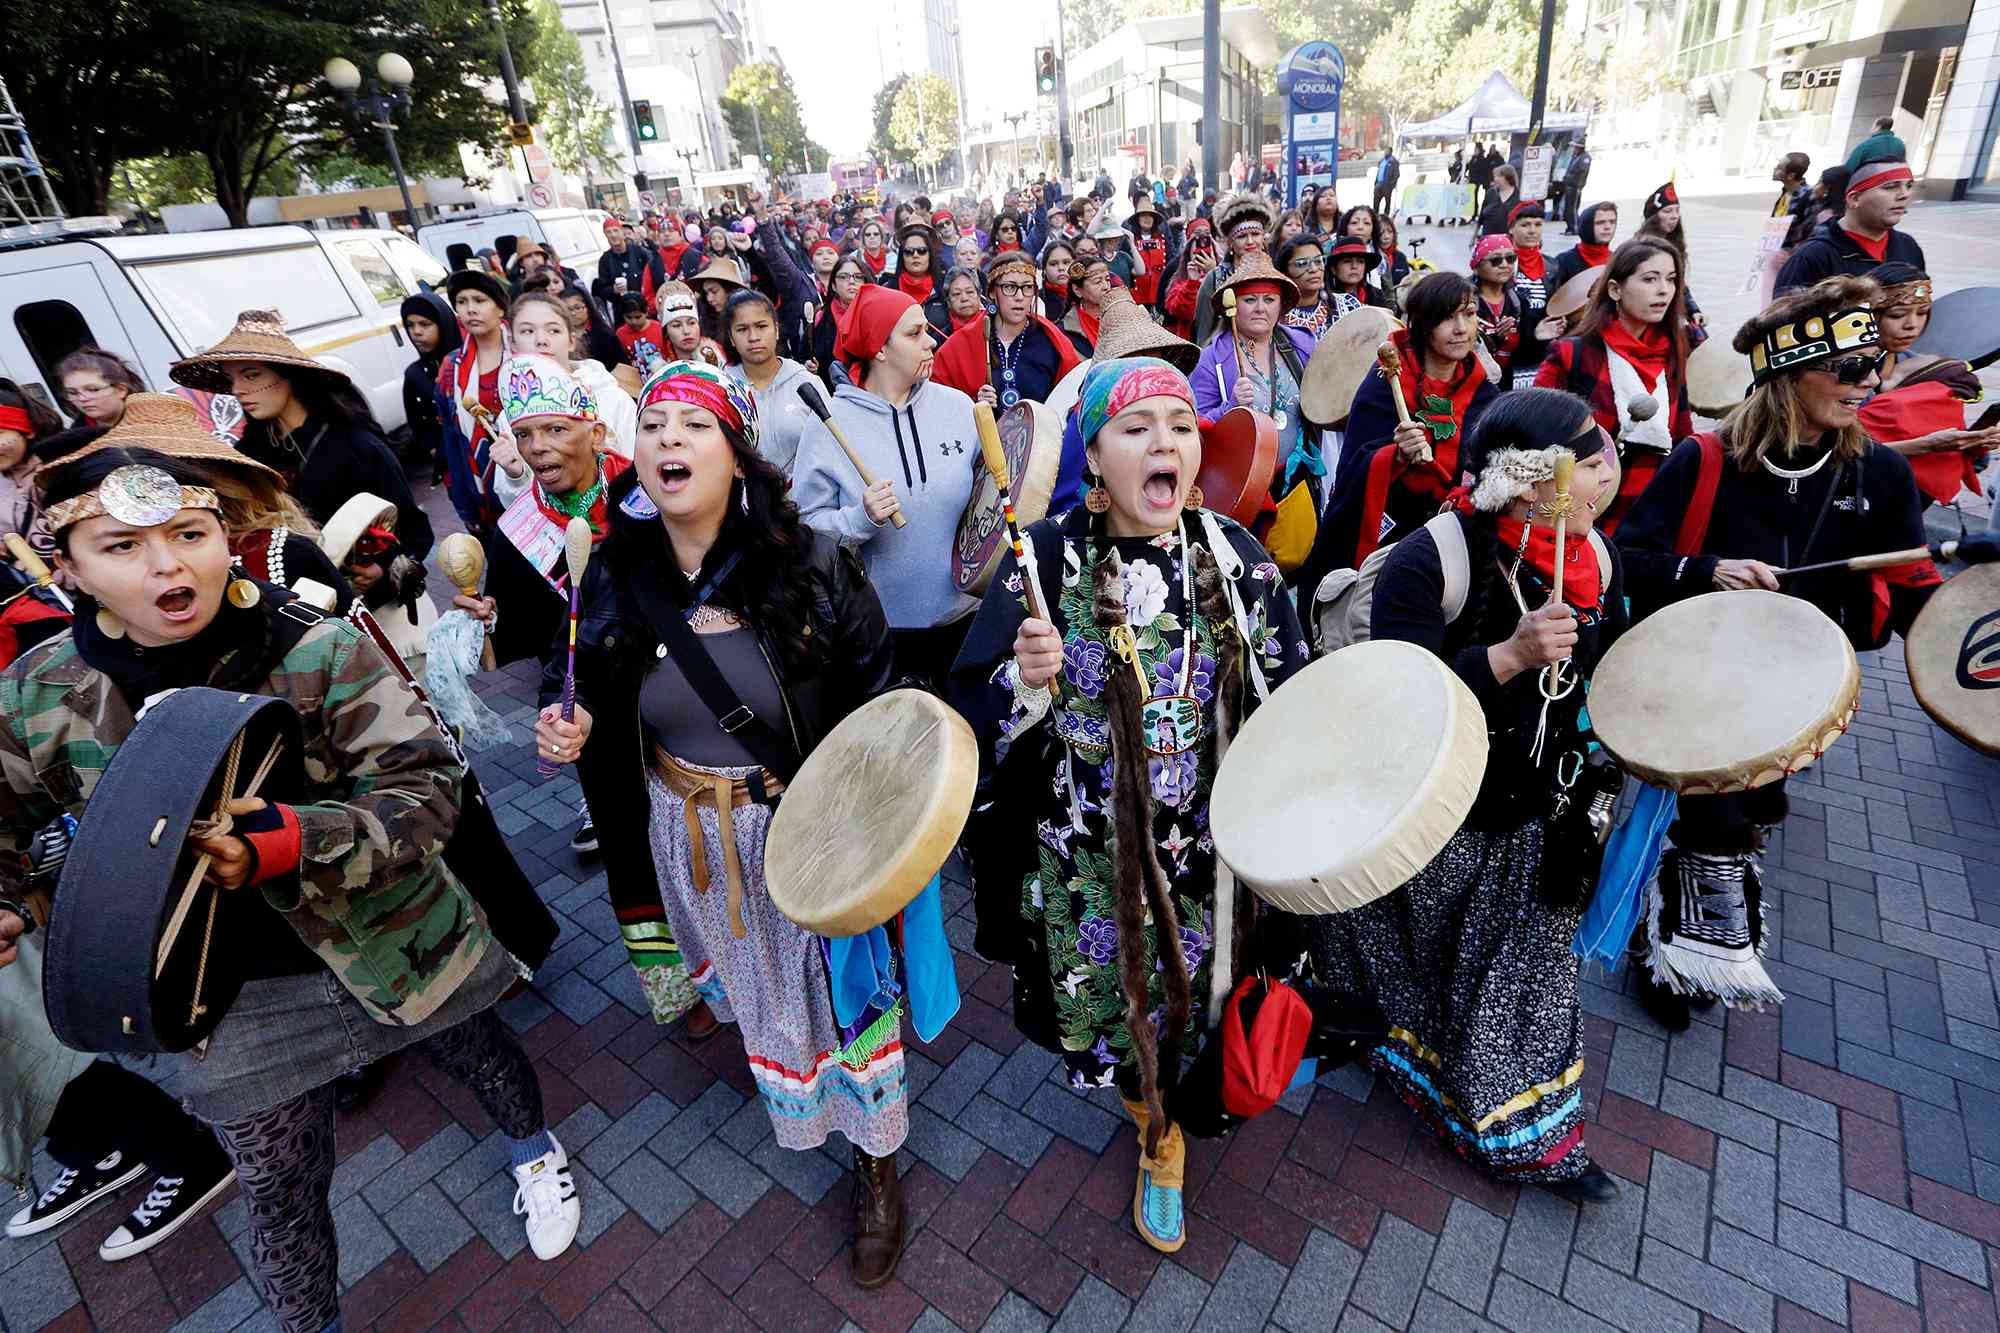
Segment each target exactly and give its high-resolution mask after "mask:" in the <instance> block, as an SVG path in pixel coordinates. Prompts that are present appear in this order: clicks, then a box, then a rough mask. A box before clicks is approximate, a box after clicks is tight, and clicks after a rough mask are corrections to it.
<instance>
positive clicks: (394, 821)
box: [0, 619, 492, 1024]
mask: <svg viewBox="0 0 2000 1333" xmlns="http://www.w3.org/2000/svg"><path fill="white" fill-rule="evenodd" d="M259 692H260V693H263V694H268V695H271V696H273V697H275V698H279V699H284V700H287V701H289V702H290V703H291V704H292V706H293V707H295V708H296V709H298V712H299V718H300V720H301V722H302V724H303V731H304V737H305V774H306V790H305V791H304V793H302V795H301V798H300V799H299V800H298V801H297V802H296V803H295V804H294V805H293V807H292V808H293V810H294V811H295V812H296V813H297V815H298V819H299V829H300V853H299V874H298V879H297V886H298V887H297V890H296V891H293V890H292V889H291V888H290V887H289V886H290V884H291V881H290V880H289V879H284V880H278V881H274V882H273V884H272V885H271V886H268V887H266V888H265V889H263V890H262V892H263V894H264V897H265V900H266V901H267V902H268V903H269V904H270V905H271V906H272V907H273V908H275V909H276V910H277V911H279V912H281V913H283V914H284V916H285V919H286V920H287V921H289V922H290V923H291V925H292V928H293V929H294V930H296V931H297V932H298V934H299V938H300V939H302V940H304V941H305V943H306V945H307V947H309V948H310V949H312V950H313V952H314V953H316V954H318V955H319V957H320V958H321V959H322V960H323V961H324V962H325V963H326V965H327V966H328V967H329V968H330V969H332V971H333V973H334V975H335V976H337V977H339V978H340V982H341V984H342V985H343V986H345V987H346V988H347V990H348V991H349V992H350V993H351V994H352V995H353V996H354V998H355V999H357V1000H359V1001H360V1002H361V1004H362V1006H363V1008H365V1009H366V1010H367V1011H368V1014H369V1016H370V1017H372V1018H374V1019H375V1020H376V1021H377V1022H380V1023H389V1024H413V1023H419V1022H422V1021H423V1020H424V1019H425V1018H426V1017H428V1016H429V1015H430V1014H431V1013H432V1012H434V1011H435V1010H436V1009H437V1008H438V1006H439V1005H441V1004H443V1003H444V1002H445V1000H446V999H448V998H449V997H450V995H451V993H452V992H453V991H454V990H456V989H457V988H458V986H459V984H460V983H461V982H463V981H464V980H465V979H466V978H467V977H468V976H469V975H471V973H472V970H473V968H474V966H475V965H477V964H478V962H479V961H480V959H481V958H482V957H483V956H484V955H485V952H486V950H487V948H488V947H489V945H490V944H491V939H492V937H491V935H490V933H489V932H488V930H487V926H486V920H485V918H484V917H483V916H482V915H481V914H480V912H479V909H478V908H477V907H476V906H475V905H474V904H473V901H472V898H471V896H470V895H469V894H468V893H467V892H466V891H465V889H464V887H463V886H461V885H460V884H459V882H458V881H457V879H456V878H454V877H453V875H452V874H451V872H450V871H449V870H447V869H446V868H445V864H444V845H445V840H446V838H447V837H448V836H449V834H450V832H451V828H452V825H453V823H454V822H455V821H456V820H457V818H458V800H459V787H460V783H461V781H462V780H463V777H464V769H463V768H461V767H460V766H459V764H458V763H457V762H456V760H455V759H454V758H453V757H452V752H451V750H450V749H449V748H448V747H447V746H446V744H445V741H444V738H443V736H442V735H440V734H439V732H438V731H437V729H436V728H435V727H434V726H433V725H432V724H431V721H430V719H429V718H428V717H427V716H426V715H425V713H424V710H423V707H422V706H421V705H420V704H419V703H418V702H417V699H416V696H415V695H414V694H412V693H411V692H410V690H409V689H408V688H407V687H406V686H405V685H404V684H403V682H402V680H401V678H400V677H398V676H397V675H396V673H395V671H394V670H393V669H392V668H391V667H390V666H389V663H388V661H387V659H385V658H384V657H383V656H382V654H381V651H380V650H379V649H378V648H377V647H376V646H375V644H374V643H373V642H372V641H371V640H369V639H368V637H367V636H366V635H364V634H363V633H362V632H361V631H359V630H357V629H355V628H354V627H353V626H352V625H350V624H348V623H347V622H345V621H341V620H332V619H329V620H326V621H323V622H322V623H321V624H319V625H317V626H316V627H314V628H312V629H310V630H307V631H306V633H305V635H304V637H302V638H301V639H300V640H299V641H298V642H297V644H295V645H294V646H293V647H292V649H291V651H290V652H288V653H286V654H285V656H284V658H283V659H282V660H281V661H280V662H279V664H278V668H277V670H275V671H273V672H272V673H271V675H270V676H269V677H268V678H267V679H266V680H265V681H264V683H263V685H262V686H261V687H260V690H259ZM135 720H136V719H135V718H134V715H133V710H132V708H131V707H130V706H129V705H128V704H127V702H126V700H125V696H124V693H123V692H122V691H121V690H119V689H118V688H117V687H116V686H115V685H113V684H112V683H111V681H110V680H109V679H108V678H107V677H105V676H104V675H103V674H102V673H100V672H98V671H97V670H95V669H94V668H92V667H91V666H90V665H89V664H88V663H86V662H85V661H84V660H83V658H82V657H81V656H80V655H79V654H78V652H77V650H76V646H75V643H74V641H73V640H72V638H71V636H70V635H69V634H68V633H64V634H62V635H59V636H57V637H56V638H53V639H50V640H49V641H47V642H46V643H43V644H41V645H38V646H37V647H35V648H34V649H32V650H30V651H29V652H27V653H25V654H23V655H22V656H21V658H20V659H19V660H17V661H16V662H15V663H14V664H13V665H12V666H10V667H8V668H7V670H6V672H5V674H4V675H0V894H5V893H7V892H8V891H9V890H14V889H17V888H18V887H19V885H18V877H19V875H20V870H19V868H18V867H19V861H20V851H21V849H22V848H23V846H24V845H25V844H26V843H27V841H28V840H29V839H30V838H32V837H33V836H34V834H35V832H36V831H37V830H38V829H40V828H42V827H43V826H44V825H45V824H47V823H48V821H49V820H51V819H53V818H54V817H55V816H56V815H57V813H59V812H60V811H64V810H67V811H68V812H69V813H70V814H72V815H75V816H77V817H78V818H79V819H81V818H82V816H83V811H84V806H85V804H86V803H87V802H88V801H89V799H90V794H91V792H92V790H93V789H94V788H95V787H96V785H97V780H98V778H99V776H100V775H101V774H102V773H103V772H104V769H105V767H106V765H108V764H109V763H110V761H111V756H112V755H113V754H114V753H115V752H116V751H117V749H118V746H119V744H120V743H121V742H122V741H123V740H124V739H125V737H126V736H127V735H129V734H130V732H131V730H132V727H133V725H134V722H135ZM161 776H162V778H163V779H167V778H168V777H169V775H167V774H162V775H161Z"/></svg>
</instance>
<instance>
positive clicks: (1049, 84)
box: [1035, 46, 1056, 97]
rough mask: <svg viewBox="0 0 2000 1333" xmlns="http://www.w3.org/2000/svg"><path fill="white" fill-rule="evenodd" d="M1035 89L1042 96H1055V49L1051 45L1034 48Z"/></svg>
mask: <svg viewBox="0 0 2000 1333" xmlns="http://www.w3.org/2000/svg"><path fill="white" fill-rule="evenodd" d="M1035 91H1036V92H1037V93H1039V94H1041V95H1042V96H1043V97H1053V96H1055V91H1056V49H1055V48H1054V47H1053V46H1039V47H1036V48H1035Z"/></svg>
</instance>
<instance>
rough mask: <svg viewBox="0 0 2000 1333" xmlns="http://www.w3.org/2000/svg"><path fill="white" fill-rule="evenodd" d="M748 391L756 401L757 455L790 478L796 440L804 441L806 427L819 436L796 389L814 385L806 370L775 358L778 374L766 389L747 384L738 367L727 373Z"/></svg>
mask: <svg viewBox="0 0 2000 1333" xmlns="http://www.w3.org/2000/svg"><path fill="white" fill-rule="evenodd" d="M729 373H730V374H732V375H734V376H735V377H736V378H737V379H738V380H740V381H741V382H742V384H743V387H744V388H746V389H748V390H749V391H750V396H751V397H752V398H754V399H756V400H757V452H758V453H760V454H762V455H763V456H764V459H765V461H766V462H768V463H770V464H771V466H772V467H775V468H776V469H778V471H780V472H782V473H784V474H785V475H786V476H787V477H790V476H791V475H792V467H793V464H794V462H795V461H796V458H797V455H798V452H799V441H800V440H802V439H804V438H805V434H806V428H807V426H808V425H810V426H811V427H812V430H813V433H814V434H820V435H823V434H825V433H826V432H825V431H824V430H823V429H822V428H821V426H820V425H819V423H818V421H817V420H816V419H815V418H814V417H813V415H812V413H811V412H809V411H807V410H806V405H805V404H804V403H802V402H800V401H799V386H800V385H801V384H814V383H816V380H815V377H814V375H813V373H812V372H811V371H810V370H807V369H806V368H805V367H804V366H802V365H800V364H799V363H798V362H796V361H792V360H788V359H786V358H784V357H779V358H778V375H777V378H776V379H774V380H772V381H771V387H770V388H768V389H759V388H757V387H756V386H755V385H754V384H752V383H750V377H749V376H748V375H745V374H744V373H743V368H742V367H741V366H738V367H736V368H735V369H733V370H731V371H730V372H729Z"/></svg>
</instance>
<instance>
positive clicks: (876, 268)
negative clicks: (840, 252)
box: [854, 250, 889, 278]
mask: <svg viewBox="0 0 2000 1333" xmlns="http://www.w3.org/2000/svg"><path fill="white" fill-rule="evenodd" d="M854 253H856V254H857V255H860V256H861V264H862V267H864V268H866V269H867V270H868V271H869V272H870V273H872V274H874V275H875V276H876V277H878V278H879V277H881V276H882V266H883V265H884V264H887V263H888V262H889V252H888V251H887V250H882V251H879V252H877V253H875V254H872V255H871V254H869V253H868V252H867V251H866V250H856V251H855V252H854Z"/></svg>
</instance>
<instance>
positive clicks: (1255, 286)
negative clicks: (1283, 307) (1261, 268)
mask: <svg viewBox="0 0 2000 1333" xmlns="http://www.w3.org/2000/svg"><path fill="white" fill-rule="evenodd" d="M1256 292H1265V293H1268V294H1269V295H1271V296H1283V295H1284V294H1285V289H1284V288H1282V287H1280V286H1279V285H1278V284H1277V283H1275V282H1272V281H1270V280H1269V279H1267V278H1258V279H1255V280H1254V281H1251V282H1239V283H1237V284H1236V294H1237V295H1238V296H1249V295H1251V294H1253V293H1256Z"/></svg>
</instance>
